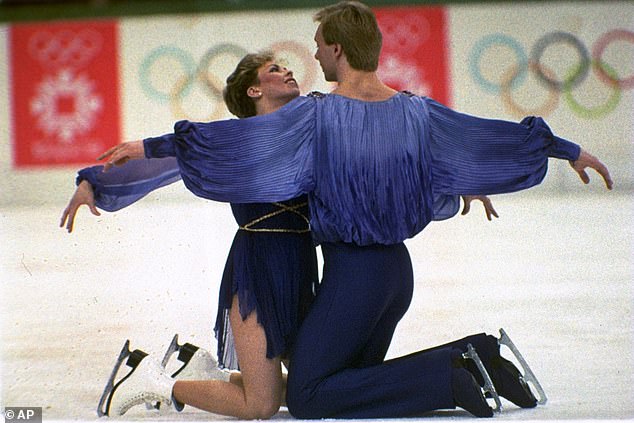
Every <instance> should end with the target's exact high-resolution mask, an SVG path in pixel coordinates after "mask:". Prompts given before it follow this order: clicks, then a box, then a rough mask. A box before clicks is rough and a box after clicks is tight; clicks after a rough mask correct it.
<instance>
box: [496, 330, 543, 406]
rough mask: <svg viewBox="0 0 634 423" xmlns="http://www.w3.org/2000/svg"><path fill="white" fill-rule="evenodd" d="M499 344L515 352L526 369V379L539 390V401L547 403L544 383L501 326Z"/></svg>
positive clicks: (524, 375) (539, 402)
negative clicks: (541, 382)
mask: <svg viewBox="0 0 634 423" xmlns="http://www.w3.org/2000/svg"><path fill="white" fill-rule="evenodd" d="M498 344H500V345H506V346H507V347H508V349H509V350H511V352H512V353H513V355H514V356H515V358H516V359H517V361H518V362H519V364H520V366H522V370H524V374H523V377H524V380H525V381H526V382H527V383H531V384H532V385H533V387H534V388H535V390H536V391H537V396H538V397H539V399H538V400H537V403H538V404H540V405H544V404H546V401H548V398H547V397H546V393H545V392H544V389H543V388H542V385H541V384H540V383H539V381H538V380H537V377H536V376H535V373H533V371H532V370H531V368H530V366H529V365H528V363H527V362H526V360H524V357H523V356H522V354H520V351H519V350H518V349H517V347H516V346H515V344H514V343H513V341H511V338H509V336H508V334H507V333H506V331H504V329H501V328H500V338H499V339H498Z"/></svg>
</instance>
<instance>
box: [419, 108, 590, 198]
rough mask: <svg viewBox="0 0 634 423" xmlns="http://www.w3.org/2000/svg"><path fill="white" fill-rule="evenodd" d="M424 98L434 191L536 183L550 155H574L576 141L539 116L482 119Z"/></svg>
mask: <svg viewBox="0 0 634 423" xmlns="http://www.w3.org/2000/svg"><path fill="white" fill-rule="evenodd" d="M424 101H425V103H426V106H427V107H426V109H427V111H428V120H429V132H430V140H429V147H430V151H431V155H432V173H433V180H434V183H433V186H434V193H435V194H436V195H440V194H453V195H455V194H459V195H463V194H474V195H475V194H487V195H490V194H501V193H508V192H515V191H519V190H523V189H526V188H530V187H532V186H535V185H537V184H539V183H541V181H542V180H543V178H544V177H545V175H546V172H547V169H548V158H549V157H553V158H559V159H565V160H576V159H577V158H578V157H579V153H580V147H579V146H578V145H577V144H574V143H572V142H570V141H567V140H565V139H563V138H560V137H557V136H555V135H554V134H553V133H552V131H551V130H550V128H549V127H548V125H547V124H546V122H544V120H543V119H541V118H538V117H527V118H525V119H523V120H522V121H521V122H519V123H515V122H508V121H503V120H493V119H483V118H478V117H474V116H470V115H466V114H462V113H459V112H456V111H453V110H451V109H449V108H447V107H445V106H443V105H441V104H440V103H437V102H435V101H433V100H431V99H427V98H425V99H424Z"/></svg>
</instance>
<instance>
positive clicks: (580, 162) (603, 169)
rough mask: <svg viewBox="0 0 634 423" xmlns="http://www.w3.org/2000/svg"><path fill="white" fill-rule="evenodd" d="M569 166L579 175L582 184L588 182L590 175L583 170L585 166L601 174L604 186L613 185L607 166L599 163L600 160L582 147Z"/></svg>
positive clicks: (609, 186) (610, 186)
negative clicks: (577, 156)
mask: <svg viewBox="0 0 634 423" xmlns="http://www.w3.org/2000/svg"><path fill="white" fill-rule="evenodd" d="M570 166H572V168H573V169H574V170H575V172H577V173H578V174H579V177H580V178H581V180H582V181H583V183H584V184H589V183H590V177H589V176H588V174H587V173H586V170H585V169H586V168H587V167H589V168H591V169H594V170H596V171H597V173H598V174H599V175H601V177H603V180H604V181H605V186H606V187H607V188H608V189H612V186H613V185H614V183H613V182H612V178H611V177H610V171H609V170H608V168H607V166H606V165H604V164H603V163H601V161H600V160H599V159H597V158H596V157H594V156H593V155H592V154H590V153H588V152H587V151H585V150H583V149H581V153H580V154H579V158H578V159H577V160H576V161H574V162H572V161H571V162H570Z"/></svg>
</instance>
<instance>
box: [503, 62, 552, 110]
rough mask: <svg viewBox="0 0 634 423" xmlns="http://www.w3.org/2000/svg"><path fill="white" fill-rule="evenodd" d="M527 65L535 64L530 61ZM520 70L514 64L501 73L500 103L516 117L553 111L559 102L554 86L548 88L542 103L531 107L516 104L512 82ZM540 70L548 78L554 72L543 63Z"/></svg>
mask: <svg viewBox="0 0 634 423" xmlns="http://www.w3.org/2000/svg"><path fill="white" fill-rule="evenodd" d="M528 66H529V68H531V67H533V66H537V65H536V64H535V63H533V62H530V63H529V65H528ZM531 69H532V68H531ZM521 71H522V69H521V68H520V66H518V65H514V66H512V67H510V68H509V70H508V71H506V72H505V73H504V74H503V75H502V82H501V84H500V88H501V90H500V96H501V98H502V103H503V104H504V105H505V106H506V108H507V110H508V111H509V112H510V113H512V114H513V115H515V116H516V117H524V116H546V115H547V114H549V113H551V112H552V111H554V110H555V109H556V108H557V105H558V104H559V93H558V92H557V90H556V89H554V88H550V89H549V90H548V92H549V95H548V98H547V99H546V102H545V103H544V104H543V105H541V106H539V107H536V108H533V109H527V108H523V107H521V106H520V105H519V104H517V103H516V102H515V100H513V95H512V91H513V88H514V87H513V83H514V81H516V78H517V76H518V74H519V73H520V72H521ZM541 71H542V72H543V73H544V74H545V75H546V76H547V77H549V78H553V77H554V72H553V71H552V70H550V69H548V68H546V67H545V66H544V65H541Z"/></svg>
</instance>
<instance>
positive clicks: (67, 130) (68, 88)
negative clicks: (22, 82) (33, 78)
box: [31, 69, 103, 144]
mask: <svg viewBox="0 0 634 423" xmlns="http://www.w3.org/2000/svg"><path fill="white" fill-rule="evenodd" d="M102 104H103V102H102V99H101V97H100V96H99V95H97V94H95V93H94V83H93V82H91V81H90V80H89V79H88V78H87V77H86V76H84V75H73V72H72V71H71V70H70V69H62V70H60V71H59V72H58V73H57V75H49V76H47V77H45V79H44V80H43V81H42V82H41V83H40V84H39V85H38V87H37V95H36V97H35V98H34V99H33V100H31V114H33V115H34V116H35V117H36V119H37V126H38V127H39V128H40V129H41V130H42V131H44V133H45V134H46V135H49V136H57V137H58V139H59V140H60V141H61V142H62V143H64V144H72V142H73V140H74V138H75V136H76V135H80V134H84V133H86V132H87V131H89V130H90V129H92V128H93V126H94V123H95V120H96V119H97V114H98V112H99V111H100V110H101V108H102Z"/></svg>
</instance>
